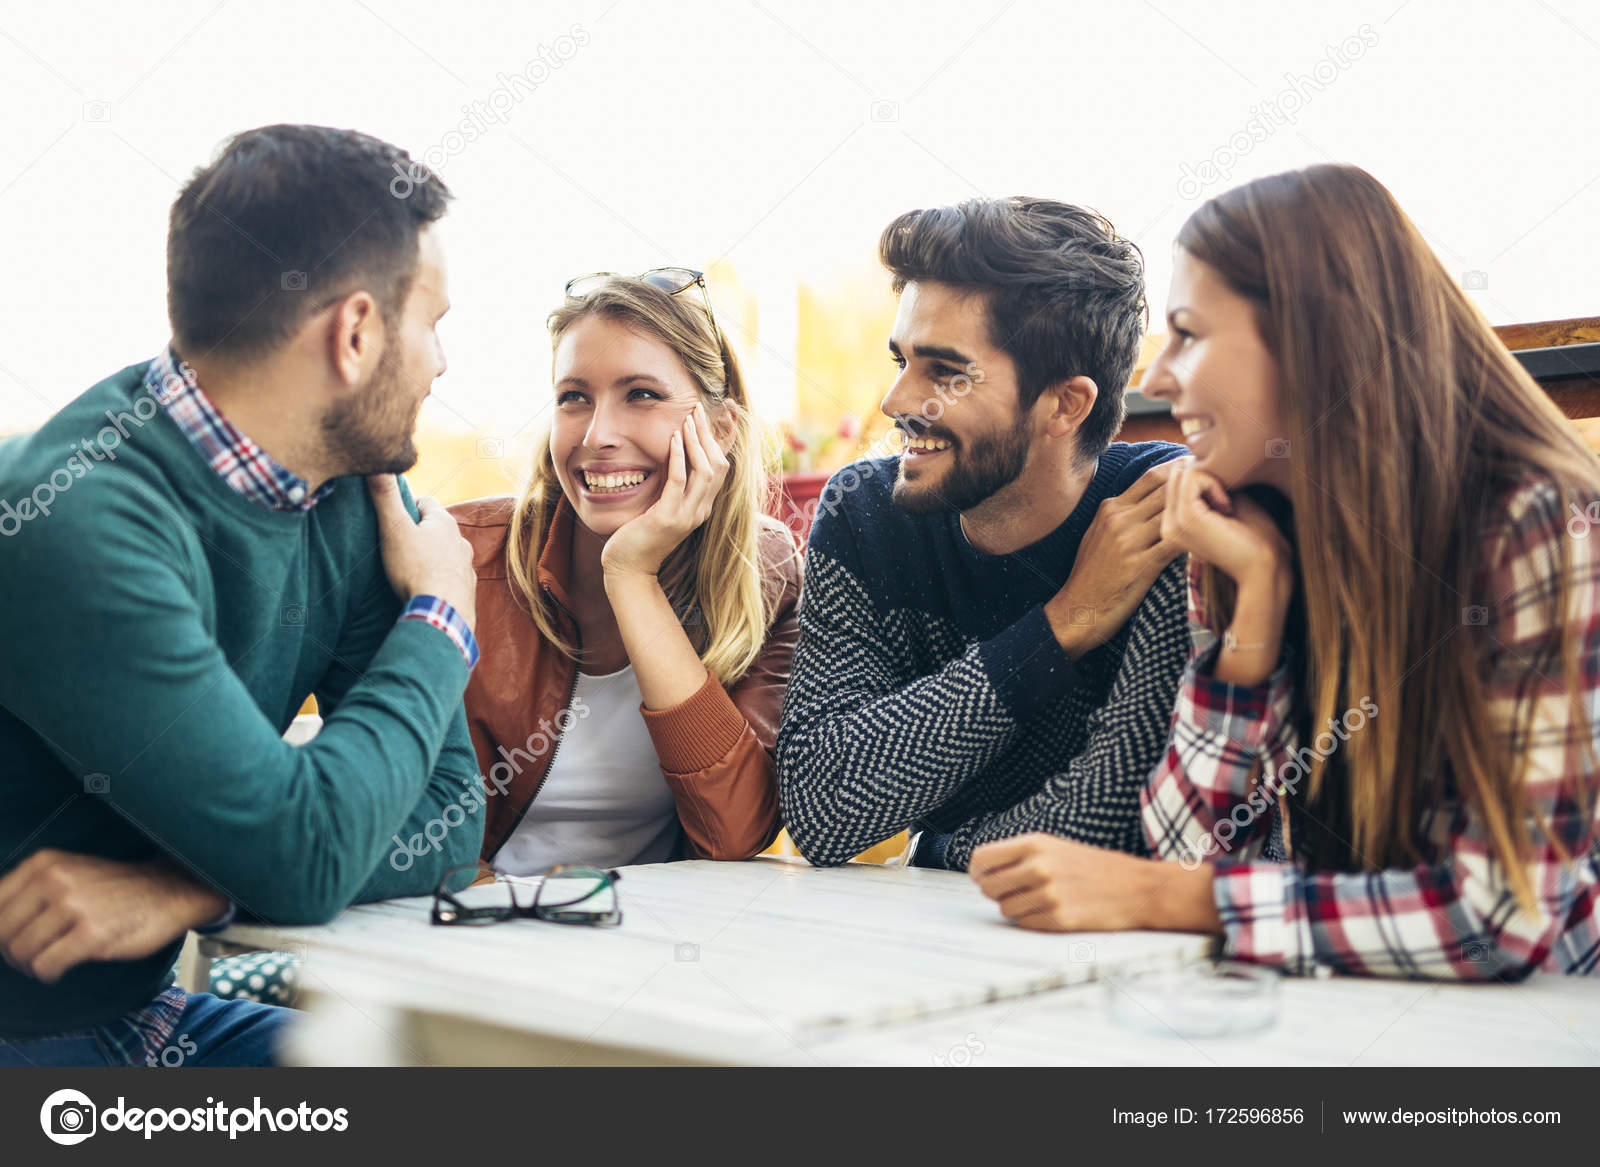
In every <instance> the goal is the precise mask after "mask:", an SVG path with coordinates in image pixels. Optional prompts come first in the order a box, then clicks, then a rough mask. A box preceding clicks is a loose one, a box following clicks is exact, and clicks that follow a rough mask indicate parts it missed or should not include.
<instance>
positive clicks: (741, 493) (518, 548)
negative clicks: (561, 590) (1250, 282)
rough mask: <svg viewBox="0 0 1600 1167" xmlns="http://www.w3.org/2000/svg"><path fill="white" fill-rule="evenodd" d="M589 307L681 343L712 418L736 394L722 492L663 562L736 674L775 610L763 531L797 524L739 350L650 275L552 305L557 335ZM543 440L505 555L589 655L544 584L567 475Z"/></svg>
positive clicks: (706, 651)
mask: <svg viewBox="0 0 1600 1167" xmlns="http://www.w3.org/2000/svg"><path fill="white" fill-rule="evenodd" d="M588 316H604V317H606V318H607V319H610V320H614V321H616V322H617V323H619V324H622V325H623V326H625V327H627V328H630V329H632V330H634V331H635V332H638V333H641V334H643V335H645V336H649V337H653V338H655V339H657V340H660V341H661V342H662V343H664V344H666V345H667V346H668V347H669V348H671V349H672V350H673V352H675V353H676V354H677V356H678V359H679V360H680V361H681V362H682V363H683V367H684V369H685V370H686V371H687V372H688V373H689V376H690V378H691V379H692V380H693V381H694V382H695V384H696V385H697V386H698V387H699V390H700V394H701V397H702V398H703V399H704V401H705V406H706V412H707V413H708V414H709V415H710V417H711V419H712V421H713V423H715V422H716V421H717V419H718V418H719V417H721V416H725V415H726V414H727V413H728V410H727V409H726V406H725V403H726V402H729V401H731V402H733V403H734V404H735V405H737V406H738V408H737V409H736V410H733V411H732V417H733V426H734V430H733V443H732V445H731V446H730V448H729V449H728V454H727V457H728V477H727V479H726V480H725V481H724V482H723V484H722V489H721V491H720V492H719V493H718V495H717V497H716V499H715V501H714V502H713V503H712V506H711V516H710V517H709V518H708V519H706V521H705V522H704V523H702V524H700V526H699V527H697V528H696V529H695V530H694V531H693V532H691V533H690V535H689V537H688V538H686V539H685V540H684V541H683V542H682V543H680V544H678V546H677V547H676V548H674V549H673V551H672V553H671V554H670V555H668V556H667V559H666V562H665V563H663V564H662V565H661V572H660V579H661V588H662V590H663V591H664V592H665V593H666V596H667V599H668V601H670V602H671V604H672V606H673V608H674V609H675V610H676V611H677V612H678V614H679V617H680V619H682V621H683V625H684V632H685V633H686V634H687V635H688V637H689V643H691V644H692V645H694V649H695V652H696V653H697V654H699V657H700V661H701V663H702V664H704V665H705V666H706V668H707V670H709V671H710V672H711V673H713V674H714V675H715V676H716V678H717V679H718V680H719V681H720V682H722V683H723V684H724V685H730V684H732V683H733V682H734V681H736V680H738V679H739V678H740V677H742V676H743V675H744V674H745V672H746V670H748V669H749V667H750V665H751V664H752V662H754V660H755V659H756V657H757V656H758V655H759V654H760V652H761V647H762V645H763V644H764V643H765V641H766V638H767V628H768V625H769V624H770V622H771V619H770V618H771V613H770V612H769V611H768V610H767V601H766V597H765V593H764V590H763V588H762V577H763V570H762V566H761V555H760V539H761V534H762V532H763V531H764V530H767V529H769V528H770V529H773V530H777V531H781V532H783V535H784V538H785V539H786V540H788V539H789V533H788V529H787V528H785V527H784V526H783V524H782V523H780V522H778V520H776V519H774V518H771V517H770V516H769V515H768V514H767V513H766V508H767V506H768V503H769V497H770V491H771V487H770V486H769V485H768V482H767V477H766V472H765V460H764V459H763V457H762V450H761V441H762V437H761V434H762V431H761V430H760V428H759V427H758V426H757V424H756V421H755V418H754V417H753V415H752V414H751V412H750V406H749V400H748V397H747V396H746V394H745V386H744V378H743V376H742V375H741V374H740V372H739V362H738V361H737V360H736V359H735V358H734V355H733V350H732V349H730V348H729V347H728V344H727V340H726V339H725V338H724V337H723V335H722V333H721V332H720V330H718V329H717V328H715V327H714V326H713V325H712V323H711V320H710V317H709V316H708V314H707V312H706V310H705V309H704V308H702V307H701V306H700V305H699V304H698V303H697V302H696V301H695V300H694V299H693V298H692V297H690V296H688V295H679V296H672V295H668V294H667V293H666V292H664V291H662V290H661V289H660V288H657V287H654V286H653V285H651V284H648V283H645V282H644V281H643V280H636V279H626V278H623V277H616V278H614V279H611V280H608V281H606V283H605V284H603V285H602V286H601V287H600V289H599V290H598V291H596V292H594V293H592V294H590V295H588V296H585V297H583V298H582V299H574V300H568V301H567V302H566V303H565V304H563V305H562V306H561V307H559V308H557V309H556V310H555V311H554V312H552V313H550V318H549V321H548V324H549V328H550V342H551V347H552V348H554V347H556V346H559V345H560V343H561V338H562V336H564V335H565V334H566V331H567V330H568V329H569V328H571V327H572V326H573V325H574V324H576V323H577V322H578V321H579V320H582V319H584V318H585V317H588ZM537 450H538V453H537V454H536V455H535V456H534V463H533V473H532V474H531V475H530V476H529V479H528V482H527V484H526V486H524V487H523V490H522V493H521V495H520V496H519V497H518V499H517V506H516V512H515V514H514V515H513V518H512V522H511V531H510V538H509V542H508V544H507V548H506V560H507V565H508V567H509V569H510V574H511V579H512V582H513V583H514V584H515V586H516V588H517V590H518V591H519V592H520V593H521V594H522V596H523V598H524V600H525V601H526V603H527V605H528V609H529V611H530V613H531V614H532V616H533V620H534V623H535V624H537V625H538V626H539V631H540V632H541V633H543V635H544V637H545V639H546V640H548V641H550V643H552V644H554V645H555V646H556V647H557V648H558V649H560V650H561V651H562V652H564V653H566V654H567V655H568V656H570V657H572V658H573V659H579V656H580V654H579V651H578V646H577V645H575V644H573V643H571V642H570V641H569V640H568V639H567V637H565V636H564V635H563V633H562V631H561V622H560V620H559V619H558V617H557V613H556V610H555V607H554V602H553V601H552V600H551V599H550V597H549V596H548V595H546V594H545V592H544V589H543V588H541V587H540V586H539V575H538V566H539V556H540V555H541V554H542V553H543V551H544V545H545V540H546V539H547V538H548V537H549V534H550V526H551V522H552V520H553V519H554V518H555V513H556V506H557V504H559V503H560V501H561V483H560V481H559V480H558V479H557V478H556V468H555V463H554V462H553V461H552V460H551V455H550V439H549V434H545V435H544V436H543V437H542V438H541V439H540V441H539V444H538V446H537ZM790 546H791V547H792V543H791V544H790Z"/></svg>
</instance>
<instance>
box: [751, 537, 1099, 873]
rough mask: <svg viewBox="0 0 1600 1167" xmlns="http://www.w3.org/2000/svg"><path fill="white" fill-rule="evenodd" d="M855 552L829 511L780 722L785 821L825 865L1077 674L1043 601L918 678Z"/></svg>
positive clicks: (963, 774) (947, 780)
mask: <svg viewBox="0 0 1600 1167" xmlns="http://www.w3.org/2000/svg"><path fill="white" fill-rule="evenodd" d="M865 553H866V552H865V551H864V550H861V551H860V552H859V554H865ZM857 560H858V549H857V547H856V546H855V542H854V539H853V535H852V532H851V531H850V529H849V526H848V523H847V519H846V516H845V515H843V514H841V513H838V512H837V511H835V510H832V509H826V508H825V509H823V510H820V511H819V512H818V514H817V519H816V524H815V526H814V527H813V529H812V535H811V544H810V548H809V550H808V552H807V555H806V581H805V589H804V591H803V593H802V596H801V601H800V643H799V645H798V647H797V648H796V650H795V659H794V673H793V675H792V676H791V678H790V681H789V692H788V694H787V697H786V698H785V702H784V709H783V721H782V726H781V728H780V730H779V733H778V793H779V798H780V801H781V804H782V808H783V818H784V823H785V825H786V826H787V827H788V828H789V834H790V836H791V837H792V838H793V839H794V841H795V844H796V846H798V847H799V849H800V852H801V854H803V855H804V856H805V857H806V858H807V859H808V860H809V861H810V862H812V863H814V864H818V865H820V866H826V865H832V864H839V863H846V862H848V861H849V860H851V859H853V858H854V857H855V856H856V855H858V854H860V853H861V852H862V851H864V850H866V849H867V848H868V847H871V846H872V845H873V844H875V843H880V842H882V841H883V840H884V839H887V838H890V837H891V836H893V835H894V834H896V833H897V832H899V831H902V830H904V829H906V828H907V827H908V826H910V825H911V824H912V823H913V822H914V821H916V820H917V819H918V818H920V817H921V816H922V815H924V814H926V813H927V812H929V811H931V810H933V809H935V808H936V807H938V806H939V805H940V804H941V803H943V802H945V801H946V800H947V799H949V798H950V797H951V796H952V795H953V794H955V793H956V792H957V791H958V790H959V789H960V788H961V787H962V785H963V784H964V783H966V782H967V781H969V780H970V779H972V778H973V777H975V776H977V775H979V774H981V773H982V772H983V771H984V770H985V769H986V768H987V767H988V766H990V765H991V764H992V763H993V762H994V760H995V758H997V757H998V756H999V755H1000V754H1001V753H1002V752H1003V751H1004V750H1005V749H1006V747H1007V746H1009V745H1010V744H1011V742H1012V741H1013V740H1014V739H1015V737H1016V735H1017V733H1018V726H1019V721H1020V720H1022V719H1025V718H1027V717H1028V716H1030V715H1031V714H1032V713H1033V712H1034V711H1035V710H1036V709H1038V708H1041V707H1043V706H1044V705H1047V704H1048V703H1049V702H1051V701H1053V700H1055V699H1056V698H1057V697H1058V696H1060V694H1061V693H1063V692H1065V691H1066V689H1067V688H1068V687H1070V686H1071V685H1072V684H1073V683H1075V674H1074V670H1073V668H1072V662H1071V660H1070V659H1069V658H1068V657H1067V656H1066V654H1065V653H1063V652H1062V651H1061V647H1060V645H1059V644H1058V643H1057V642H1056V639H1055V636H1054V635H1053V633H1052V632H1051V630H1050V626H1049V622H1048V621H1047V620H1046V619H1045V616H1044V612H1043V610H1042V609H1040V608H1038V607H1035V608H1033V609H1031V610H1030V611H1029V612H1027V613H1026V614H1025V615H1024V616H1023V617H1022V618H1021V619H1020V620H1018V621H1017V622H1016V623H1014V624H1012V625H1011V626H1010V627H1008V628H1006V629H1003V630H1002V631H1001V632H1000V633H999V634H998V635H996V636H995V637H993V638H991V639H990V640H988V641H980V642H978V643H975V644H972V645H970V646H969V647H968V648H967V651H966V652H965V653H964V654H962V655H961V656H960V657H958V658H957V659H955V660H953V661H951V662H950V663H949V664H947V665H945V666H944V667H943V668H941V669H938V670H937V671H935V672H932V673H930V674H927V675H925V676H917V675H916V672H915V670H914V668H913V667H912V665H911V662H910V661H909V660H908V659H907V658H906V654H905V651H904V648H903V646H902V645H899V644H897V643H896V635H895V631H894V630H893V629H892V628H889V627H886V624H885V621H884V620H883V618H882V617H881V616H880V614H879V612H878V610H877V608H876V606H875V604H874V603H873V600H872V597H871V596H869V595H868V594H867V592H866V590H865V589H864V588H863V587H862V585H861V583H860V581H859V579H858V578H857V576H858V572H857V570H856V568H855V564H856V562H857Z"/></svg>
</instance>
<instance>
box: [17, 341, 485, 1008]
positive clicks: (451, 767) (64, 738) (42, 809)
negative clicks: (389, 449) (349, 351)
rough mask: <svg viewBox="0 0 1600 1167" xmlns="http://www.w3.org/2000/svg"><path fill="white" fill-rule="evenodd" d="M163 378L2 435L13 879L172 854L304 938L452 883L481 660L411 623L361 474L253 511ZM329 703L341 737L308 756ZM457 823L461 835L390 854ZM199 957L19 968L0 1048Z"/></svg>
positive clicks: (334, 731) (469, 835)
mask: <svg viewBox="0 0 1600 1167" xmlns="http://www.w3.org/2000/svg"><path fill="white" fill-rule="evenodd" d="M144 369H145V366H144V365H143V364H139V365H134V366H130V367H129V368H127V369H124V370H123V371H122V372H120V373H117V374H116V375H115V376H113V377H110V378H108V379H107V380H105V381H102V382H101V383H100V384H98V385H96V386H94V387H93V388H92V389H90V390H89V391H88V392H86V393H85V394H83V395H82V396H81V397H79V398H77V399H76V400H75V401H73V402H72V403H71V404H70V405H68V406H67V407H66V408H64V409H63V410H62V411H61V412H60V413H58V414H56V415H55V416H54V417H53V418H51V419H50V420H49V421H48V422H47V423H46V424H45V425H44V427H43V428H42V429H40V430H38V431H37V432H35V433H32V434H29V435H27V436H25V437H20V438H16V439H14V440H11V441H8V442H6V443H4V444H3V445H0V873H4V872H6V871H9V870H10V869H11V868H13V867H15V866H16V865H17V864H18V863H20V862H22V860H24V859H25V858H27V856H28V855H30V854H32V853H33V852H35V851H37V850H40V849H41V848H46V847H52V848H58V849H61V850H66V851H75V852H84V853H89V854H94V855H102V856H106V857H108V858H113V859H124V860H139V859H147V858H151V857H153V856H156V855H158V854H160V853H162V852H165V853H166V854H168V855H170V856H172V857H173V858H175V859H177V860H179V861H180V862H182V863H183V864H185V865H187V866H188V867H189V868H190V869H191V870H193V871H194V872H196V873H198V874H199V875H200V876H201V877H202V878H204V879H205V880H207V881H209V882H210V883H212V884H213V885H214V886H215V887H216V888H217V889H218V890H219V891H221V892H222V893H223V894H225V895H227V896H229V897H230V898H232V899H233V900H234V901H235V902H236V903H237V905H238V906H239V910H240V911H241V913H244V914H247V915H249V916H254V917H256V918H258V919H261V920H267V921H272V922H277V923H284V924H309V923H318V922H322V921H325V920H327V919H329V918H331V917H332V916H334V915H335V914H336V913H338V912H339V911H340V910H342V909H343V908H344V907H345V906H346V905H348V904H350V903H351V902H352V901H356V900H370V899H382V898H386V897H390V896H398V895H420V894H425V893H427V892H430V891H432V890H433V887H434V885H435V883H436V882H437V880H438V878H439V875H440V874H441V873H442V872H443V871H444V870H445V869H446V868H447V867H450V866H453V865H455V864H460V863H470V862H472V861H473V860H474V859H475V858H476V857H477V854H478V849H479V847H480V845H481V843H482V834H483V821H482V814H483V812H482V801H481V798H479V797H475V796H474V795H475V794H477V793H481V787H480V786H479V783H478V780H477V763H476V760H475V758H474V756H473V752H472V744H471V740H470V738H469V737H468V735H467V728H466V720H465V717H464V715H463V712H462V707H461V694H462V691H463V690H464V689H465V687H466V682H467V664H466V661H465V660H464V659H463V657H462V654H461V652H460V651H459V650H458V649H457V647H456V645H455V644H454V642H452V641H451V640H450V638H449V637H448V636H447V635H446V634H445V633H443V632H441V631H439V630H438V629H436V628H434V627H431V626H430V625H428V624H427V623H426V622H424V621H421V620H405V621H400V622H398V623H397V622H396V618H397V616H398V615H399V612H400V608H401V603H400V600H399V599H398V598H397V597H396V596H395V594H394V592H393V591H392V589H391V588H390V586H389V583H388V580H387V578H386V576H385V575H384V571H383V563H382V557H381V555H380V553H379V547H378V534H377V520H376V516H375V514H374V511H373V508H372V504H371V502H370V500H369V498H368V496H367V492H366V489H365V486H364V484H363V483H362V482H361V481H360V480H359V479H357V478H350V479H346V480H343V481H341V482H339V483H338V485H337V486H336V487H335V489H334V490H333V491H332V492H331V493H330V494H329V495H328V496H327V497H326V498H324V499H323V500H322V501H321V502H320V503H318V505H317V506H316V507H315V508H313V509H312V510H311V511H310V512H309V513H294V512H278V511H271V510H268V509H266V508H265V507H263V506H261V505H259V504H257V503H255V502H252V501H250V500H248V499H246V498H244V497H242V496H241V495H239V494H237V493H235V492H234V491H233V490H232V489H230V488H229V487H228V485H227V484H226V483H225V482H223V480H222V479H221V478H220V477H219V476H218V475H217V474H216V473H215V472H214V471H213V470H212V469H211V468H210V466H208V465H207V464H206V463H205V461H204V460H203V459H202V458H201V456H200V454H199V452H198V451H197V450H196V449H195V448H194V446H193V445H192V444H191V443H190V442H189V440H188V439H187V438H186V437H185V436H184V434H183V433H182V432H181V431H180V430H179V429H178V427H177V426H176V425H175V424H174V423H173V421H172V420H171V418H170V417H168V416H167V413H166V411H165V409H163V408H161V407H160V406H159V405H157V403H156V402H155V401H154V399H153V398H150V397H149V396H148V395H147V394H146V393H145V392H144V390H143V389H142V385H141V377H142V374H143V372H144ZM406 502H407V506H408V507H409V506H411V501H410V496H409V494H407V496H406ZM413 513H414V508H413ZM312 693H314V694H315V695H316V698H317V703H318V705H319V706H320V709H321V712H322V715H323V717H324V719H325V724H324V726H323V729H322V731H321V733H320V734H319V735H318V736H317V737H316V738H315V739H314V740H313V741H311V742H310V743H308V744H306V745H304V746H300V747H294V746H290V745H288V744H287V743H285V742H284V741H283V740H282V737H281V735H282V733H283V731H284V730H285V729H286V728H287V727H288V725H289V723H290V721H292V720H293V718H294V716H295V713H296V712H297V711H298V709H299V708H300V705H301V703H302V702H303V701H304V700H305V698H306V695H307V694H312ZM469 791H471V792H474V793H473V794H470V795H469V794H468V792H469ZM452 804H454V805H456V806H458V807H460V808H461V810H460V812H450V813H449V814H445V813H444V812H445V811H446V809H447V808H448V807H449V806H450V805H452ZM463 816H464V818H463ZM433 823H439V824H443V825H444V827H447V828H448V829H447V830H446V829H443V827H441V826H440V825H434V826H433V827H432V828H431V829H430V830H429V832H428V839H431V840H437V843H436V844H435V845H429V844H427V843H424V844H423V847H422V848H417V849H420V850H421V851H422V853H421V854H420V855H418V854H416V853H415V850H413V851H411V852H407V853H405V855H404V856H403V857H401V858H400V859H399V860H398V861H397V862H391V861H390V860H391V857H392V856H394V855H396V854H397V850H396V844H395V838H394V837H395V836H399V837H400V839H402V840H408V839H412V837H413V836H414V835H416V834H417V833H418V832H421V831H423V829H424V827H427V826H429V824H433ZM441 835H442V838H441ZM408 860H409V861H408ZM177 948H178V944H177V943H176V942H175V943H174V944H173V945H172V946H171V947H169V948H166V949H163V950H162V951H160V952H157V953H155V954H153V955H152V956H150V957H149V958H147V959H144V960H137V961H129V962H105V963H91V964H85V965H80V966H79V967H78V968H76V969H74V970H73V971H72V972H70V973H68V974H67V975H66V976H65V977H63V978H62V980H61V981H60V982H59V983H57V984H55V985H53V986H47V985H43V984H40V983H39V982H37V981H34V980H32V979H30V978H28V977H26V976H23V975H21V974H19V973H17V972H15V971H14V970H12V969H11V968H10V967H8V966H5V965H3V964H0V1035H10V1036H25V1035H33V1034H47V1033H59V1032H63V1031H67V1030H73V1029H78V1028H82V1027H86V1026H90V1025H95V1024H100V1023H103V1022H106V1021H110V1020H112V1019H114V1018H116V1017H117V1016H119V1015H121V1014H122V1013H124V1012H126V1011H127V1010H129V1009H134V1008H137V1007H139V1006H142V1005H144V1004H146V1003H147V1002H148V1001H149V1000H150V999H151V998H152V997H154V996H155V995H156V994H158V993H159V992H160V991H161V989H162V988H163V986H164V985H165V984H167V983H169V970H170V968H171V967H172V963H173V960H174V959H175V956H176V952H177Z"/></svg>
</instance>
